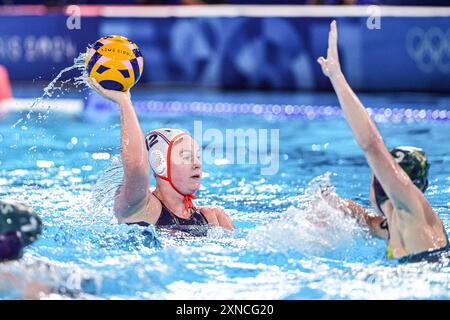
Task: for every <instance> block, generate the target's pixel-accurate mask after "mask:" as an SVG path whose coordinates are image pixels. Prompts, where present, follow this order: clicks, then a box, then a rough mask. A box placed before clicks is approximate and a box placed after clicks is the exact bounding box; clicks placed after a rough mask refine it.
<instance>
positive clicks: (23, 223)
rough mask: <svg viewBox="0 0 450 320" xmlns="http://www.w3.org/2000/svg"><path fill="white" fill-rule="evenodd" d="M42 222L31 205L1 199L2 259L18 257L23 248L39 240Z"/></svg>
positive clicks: (0, 249) (0, 232)
mask: <svg viewBox="0 0 450 320" xmlns="http://www.w3.org/2000/svg"><path fill="white" fill-rule="evenodd" d="M41 232H42V222H41V219H39V217H38V216H37V214H36V212H34V210H33V209H31V208H30V207H28V206H26V205H24V204H21V203H18V202H15V201H9V200H0V261H2V260H12V259H18V258H20V257H21V256H22V249H23V248H24V247H25V246H27V245H29V244H31V243H33V242H34V241H36V240H37V238H38V237H39V235H40V234H41Z"/></svg>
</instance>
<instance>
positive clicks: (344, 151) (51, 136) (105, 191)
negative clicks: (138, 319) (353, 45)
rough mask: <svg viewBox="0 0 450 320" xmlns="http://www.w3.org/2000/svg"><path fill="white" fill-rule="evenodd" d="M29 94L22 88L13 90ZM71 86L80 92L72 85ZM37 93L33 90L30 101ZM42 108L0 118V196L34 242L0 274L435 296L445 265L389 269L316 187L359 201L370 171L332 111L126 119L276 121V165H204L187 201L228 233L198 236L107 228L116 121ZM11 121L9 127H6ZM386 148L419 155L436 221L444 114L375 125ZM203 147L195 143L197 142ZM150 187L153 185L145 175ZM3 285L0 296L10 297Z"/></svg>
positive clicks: (120, 284)
mask: <svg viewBox="0 0 450 320" xmlns="http://www.w3.org/2000/svg"><path fill="white" fill-rule="evenodd" d="M15 93H16V95H17V94H19V95H20V94H22V95H23V96H26V95H27V94H28V95H29V96H34V92H32V93H30V91H25V90H24V91H21V88H18V89H15ZM84 93H85V92H83V94H84ZM37 95H38V94H36V96H37ZM135 98H136V99H141V100H153V101H174V100H182V101H183V99H184V101H196V100H198V101H207V102H217V101H220V102H232V103H244V102H245V103H250V104H251V103H280V104H314V105H322V104H326V105H328V104H329V105H336V104H337V101H336V100H335V97H334V96H333V95H332V94H288V93H277V94H269V93H248V94H244V93H233V92H230V93H226V92H225V93H217V92H201V91H200V92H195V91H194V92H193V91H190V92H186V91H140V92H137V93H136V94H135ZM363 101H364V102H365V103H366V104H367V105H368V106H371V107H387V106H396V107H399V108H401V107H414V108H415V107H417V108H427V109H428V108H439V109H446V110H450V98H449V97H446V96H429V95H420V94H414V95H407V94H384V95H364V96H363ZM110 113H111V114H110V115H109V116H108V117H99V118H96V116H95V115H92V114H91V115H89V116H87V115H79V116H65V115H61V114H56V113H53V112H51V111H50V112H48V113H33V114H32V115H31V117H30V119H27V118H26V116H25V113H23V114H19V113H12V114H9V115H7V116H5V117H4V118H2V119H1V120H0V198H4V197H9V198H13V199H17V200H20V201H22V202H25V203H27V204H28V205H30V206H32V207H34V208H35V209H36V211H37V212H38V213H39V215H40V216H41V217H42V219H43V223H44V226H45V227H44V231H43V234H42V237H41V238H40V240H39V241H37V242H36V243H35V244H34V245H32V246H31V247H30V248H28V249H27V250H26V253H25V256H24V258H23V259H22V260H21V261H17V262H12V263H7V264H3V265H1V266H0V274H1V273H2V272H12V273H14V274H17V275H21V279H22V280H23V281H24V282H25V280H26V279H34V280H38V281H40V282H42V283H45V284H47V285H50V286H54V287H60V288H63V290H64V289H66V290H69V291H71V294H70V295H66V294H64V293H61V292H60V293H53V294H51V295H50V296H44V297H43V298H66V297H69V298H73V297H75V298H94V299H97V298H98V299H105V298H106V299H112V298H119V299H122V298H124V299H130V298H131V299H448V298H450V294H449V292H450V291H449V288H450V268H449V266H447V265H440V264H423V263H420V264H410V265H398V264H397V263H396V262H395V261H388V260H386V258H385V253H386V244H385V243H384V242H383V241H381V240H378V239H376V238H373V237H371V236H370V235H368V233H367V230H366V229H365V228H364V227H362V226H360V225H358V224H356V223H355V222H354V221H353V220H352V219H350V218H348V217H346V216H345V215H344V214H343V213H341V212H339V211H336V210H333V209H332V208H330V207H329V206H328V205H327V204H326V202H325V201H324V200H323V199H321V197H320V196H318V194H317V190H318V187H319V186H322V187H323V186H331V187H333V188H335V190H336V192H337V194H339V195H340V196H342V197H347V198H351V199H354V200H355V201H357V202H359V203H361V204H363V205H364V206H367V207H368V206H369V200H368V190H369V181H370V170H369V168H368V166H367V165H366V162H365V159H364V157H363V154H362V152H361V151H360V150H359V149H358V147H357V145H356V143H355V141H354V140H353V138H352V135H351V131H350V129H349V128H348V126H347V124H346V123H345V121H344V120H343V119H342V118H340V117H339V116H335V117H330V118H326V119H309V118H298V117H297V118H295V117H291V118H286V117H276V116H262V115H258V116H257V115H240V116H231V115H226V116H225V115H222V114H209V115H208V116H200V115H199V114H195V115H194V114H181V113H178V114H177V113H167V112H159V113H154V114H140V115H139V116H140V120H141V125H142V128H143V130H144V131H148V130H150V129H153V128H159V127H167V126H170V127H181V128H186V129H189V130H193V127H194V120H198V121H202V125H203V129H204V130H206V129H208V128H216V129H220V130H222V132H223V133H224V134H225V129H237V128H242V129H252V128H253V129H279V136H280V139H279V141H280V144H279V147H280V151H279V159H280V160H279V171H278V172H277V174H275V175H268V176H262V175H260V172H261V167H262V166H263V165H261V164H257V165H250V164H244V165H232V164H228V165H227V164H226V163H225V162H223V161H217V162H216V163H215V164H208V163H205V164H204V172H205V173H206V174H205V175H204V178H203V180H202V188H201V189H200V191H199V192H198V194H197V198H198V204H200V205H203V204H212V205H220V206H223V207H225V208H226V209H227V211H228V212H229V213H230V216H231V217H232V219H233V221H234V223H235V225H236V227H237V229H236V230H235V231H233V232H230V231H225V230H222V229H214V228H212V229H210V230H209V232H208V236H207V237H203V238H194V237H181V236H175V237H174V236H171V235H167V234H164V233H159V232H155V231H154V230H153V229H152V228H150V229H148V231H149V232H150V234H147V235H143V234H142V232H143V230H144V229H143V228H141V227H138V226H126V225H118V224H117V223H116V220H115V218H114V217H113V215H112V201H111V200H112V195H113V194H114V188H115V187H116V186H117V184H118V183H119V182H120V179H121V172H120V169H119V168H120V159H119V158H118V155H119V153H120V149H119V146H120V126H119V124H120V122H119V116H118V112H117V110H115V111H111V112H110ZM21 118H23V119H25V120H24V121H23V122H21V123H20V124H19V125H18V126H16V127H15V128H11V126H12V125H13V124H14V123H16V122H17V120H19V119H21ZM378 127H379V129H380V130H381V133H382V135H383V137H384V139H385V141H386V143H387V145H388V146H395V145H416V146H421V147H423V148H424V149H425V150H426V152H427V153H428V156H429V161H430V163H431V169H430V176H431V179H430V187H429V189H428V190H427V192H426V195H427V197H428V198H429V200H430V202H431V204H432V205H433V207H434V208H435V209H436V211H437V212H438V214H439V215H440V217H441V219H442V220H443V222H444V224H445V227H446V230H450V216H449V207H450V199H449V194H450V166H449V165H448V163H449V161H450V148H449V147H448V144H447V143H446V141H447V139H448V137H449V136H450V122H449V121H428V120H426V121H419V122H411V123H408V122H407V121H402V122H400V123H392V122H389V121H386V122H380V123H378ZM206 144H207V142H206V141H204V146H205V145H206ZM152 184H154V181H152ZM22 284H23V283H19V284H18V285H17V289H16V290H12V289H8V290H4V291H1V289H0V298H2V299H5V298H20V297H21V296H22V295H23V288H22Z"/></svg>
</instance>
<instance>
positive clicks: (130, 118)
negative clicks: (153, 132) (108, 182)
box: [88, 78, 150, 222]
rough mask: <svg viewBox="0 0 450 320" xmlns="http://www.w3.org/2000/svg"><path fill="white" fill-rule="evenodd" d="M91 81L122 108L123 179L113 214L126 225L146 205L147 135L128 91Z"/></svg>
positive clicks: (100, 91)
mask: <svg viewBox="0 0 450 320" xmlns="http://www.w3.org/2000/svg"><path fill="white" fill-rule="evenodd" d="M88 82H89V84H90V86H91V87H92V88H93V89H94V90H95V91H96V92H97V93H99V94H101V95H102V96H104V97H105V98H107V99H109V100H111V101H113V102H115V103H117V104H118V106H119V109H120V119H121V157H122V163H123V169H124V178H123V184H122V185H121V186H120V188H119V189H118V190H117V193H116V197H115V204H114V213H115V215H116V217H117V219H118V220H119V222H127V221H126V220H128V218H130V215H133V213H135V212H137V211H139V210H140V209H141V208H142V207H144V206H145V204H146V203H147V197H148V188H149V184H150V168H149V163H148V154H147V149H146V147H145V138H144V134H143V132H142V129H141V126H140V124H139V120H138V118H137V116H136V112H135V111H134V108H133V105H132V103H131V95H130V91H129V90H128V91H126V92H120V91H113V90H106V89H104V88H103V87H101V86H100V85H99V84H98V83H97V82H96V81H95V79H92V78H89V79H88Z"/></svg>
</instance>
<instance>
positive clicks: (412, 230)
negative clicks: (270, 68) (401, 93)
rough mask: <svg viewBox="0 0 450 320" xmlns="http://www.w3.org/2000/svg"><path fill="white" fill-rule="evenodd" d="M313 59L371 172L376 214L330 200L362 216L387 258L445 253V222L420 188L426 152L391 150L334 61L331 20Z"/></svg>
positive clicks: (425, 169)
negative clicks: (324, 45)
mask: <svg viewBox="0 0 450 320" xmlns="http://www.w3.org/2000/svg"><path fill="white" fill-rule="evenodd" d="M318 63H319V64H320V65H321V66H322V71H323V73H324V74H325V75H326V76H327V77H328V78H329V79H330V81H331V83H332V85H333V88H334V90H335V91H336V94H337V96H338V98H339V102H340V105H341V108H342V110H343V112H344V116H345V118H346V120H347V122H348V124H349V125H350V127H351V129H352V131H353V135H354V137H355V139H356V141H357V143H358V144H359V146H360V147H361V149H362V150H363V152H364V154H365V156H366V159H367V162H368V164H369V166H370V167H371V169H372V171H373V175H372V182H371V186H370V200H371V203H372V205H373V207H374V208H375V209H376V211H377V212H379V213H380V214H381V215H375V214H373V213H371V212H369V211H368V210H367V209H365V208H363V207H361V206H359V205H358V204H356V203H354V202H353V201H351V200H346V199H339V198H337V199H335V200H336V201H335V202H334V204H335V205H336V206H337V207H339V208H341V209H343V211H347V212H349V213H350V214H352V215H353V216H355V217H357V218H363V219H364V220H365V222H366V223H367V224H368V226H369V228H370V229H371V230H372V232H373V233H374V234H375V235H377V236H379V237H381V238H384V239H386V240H387V241H388V257H390V258H399V259H400V262H416V261H436V260H438V259H439V258H440V257H441V256H442V255H443V254H444V253H445V252H448V251H449V248H450V246H449V242H448V238H447V233H446V231H445V229H444V226H443V224H442V222H441V220H440V219H439V217H438V215H437V214H436V212H435V211H434V210H433V208H432V207H431V205H430V203H429V202H428V200H427V199H426V197H425V196H424V194H423V192H424V191H425V189H426V188H427V186H428V178H427V176H428V168H429V165H428V163H427V159H426V156H425V154H424V152H423V151H422V150H421V149H418V148H414V147H397V148H394V149H393V150H392V151H391V152H389V151H388V149H387V148H386V146H385V145H384V142H383V139H382V137H381V135H380V133H379V132H378V130H377V128H376V126H375V124H374V122H373V121H372V119H371V118H370V116H369V114H368V113H367V112H366V110H365V108H364V106H363V105H362V103H361V102H360V101H359V99H358V97H357V96H356V95H355V93H354V92H353V90H352V89H351V87H350V86H349V84H348V83H347V81H346V79H345V77H344V75H343V73H342V71H341V67H340V64H339V56H338V47H337V28H336V22H335V21H333V22H332V24H331V30H330V33H329V39H328V53H327V58H326V59H325V58H323V57H320V58H319V59H318Z"/></svg>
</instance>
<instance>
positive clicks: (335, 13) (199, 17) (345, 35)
mask: <svg viewBox="0 0 450 320" xmlns="http://www.w3.org/2000/svg"><path fill="white" fill-rule="evenodd" d="M8 8H10V9H8ZM13 8H15V9H14V10H13ZM19 8H20V7H17V6H15V7H12V8H11V7H8V6H4V7H3V8H1V9H0V64H2V65H5V66H6V67H7V68H8V70H9V73H10V78H11V80H12V81H31V80H36V79H39V80H44V81H49V80H51V79H52V78H53V77H54V76H55V75H56V74H57V73H58V71H59V70H61V69H63V68H64V67H67V66H69V65H71V64H72V63H73V59H74V58H75V57H76V56H77V55H78V54H79V52H82V51H84V50H85V48H86V46H87V45H88V44H89V43H91V44H92V43H94V42H95V41H96V40H97V39H98V38H99V37H101V36H105V35H109V34H121V35H124V36H126V37H129V38H130V39H131V40H132V41H134V42H136V43H137V44H138V45H139V46H140V47H141V51H142V53H143V55H144V58H145V65H144V73H143V76H142V78H141V82H142V83H146V84H150V85H164V86H166V85H168V86H180V85H181V86H184V85H195V86H200V87H217V88H226V89H274V90H276V89H281V90H284V89H295V90H329V89H331V87H330V83H329V81H328V80H327V79H326V78H325V77H324V76H323V75H322V73H321V70H320V66H319V65H318V64H317V63H316V59H317V58H318V57H319V56H320V55H325V54H326V48H327V33H328V30H329V23H330V21H331V20H332V19H333V18H336V19H337V21H338V26H339V37H340V39H339V46H340V55H341V61H342V67H343V69H344V72H345V73H346V75H347V77H348V80H349V82H350V83H351V84H352V86H353V87H354V88H355V89H357V90H365V91H431V92H450V8H449V7H441V8H432V7H425V8H424V7H421V8H418V7H375V6H372V7H365V6H344V7H330V6H320V7H315V6H209V7H208V6H187V7H177V6H172V7H150V6H132V7H131V6H75V9H74V7H72V8H71V9H70V7H69V8H59V9H51V10H50V9H48V8H46V7H42V6H25V7H23V8H25V9H27V10H25V9H23V8H22V9H19ZM77 10H78V11H77ZM24 12H25V13H24ZM77 13H80V14H81V18H80V19H79V20H77V16H76V14H77ZM74 14H75V16H74ZM77 22H79V24H77ZM39 26H45V27H39ZM78 27H79V28H78Z"/></svg>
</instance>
